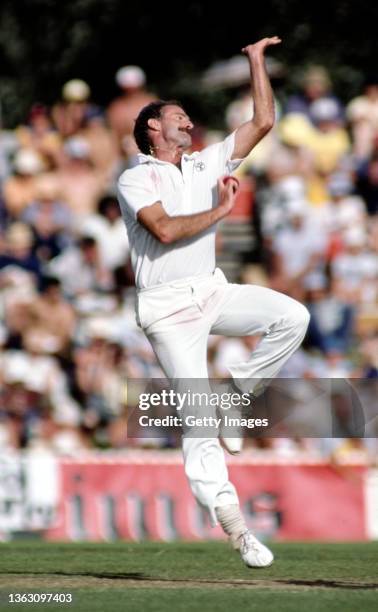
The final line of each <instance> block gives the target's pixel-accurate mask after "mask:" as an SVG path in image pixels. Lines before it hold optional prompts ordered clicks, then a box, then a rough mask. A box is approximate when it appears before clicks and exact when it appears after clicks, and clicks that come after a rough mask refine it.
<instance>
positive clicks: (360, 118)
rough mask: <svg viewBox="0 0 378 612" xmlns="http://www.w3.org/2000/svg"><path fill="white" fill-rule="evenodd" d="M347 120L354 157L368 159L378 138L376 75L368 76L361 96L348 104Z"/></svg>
mask: <svg viewBox="0 0 378 612" xmlns="http://www.w3.org/2000/svg"><path fill="white" fill-rule="evenodd" d="M347 118H348V119H349V122H350V124H351V130H352V137H353V142H354V145H353V153H354V155H355V156H356V158H357V159H362V160H364V159H368V158H369V157H370V156H371V154H372V152H373V148H374V142H375V141H376V139H377V137H378V76H377V75H369V76H368V77H367V78H366V80H365V87H364V92H363V94H362V95H361V96H358V97H357V98H353V100H351V101H350V102H349V104H348V106H347Z"/></svg>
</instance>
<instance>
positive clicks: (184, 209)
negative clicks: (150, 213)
mask: <svg viewBox="0 0 378 612" xmlns="http://www.w3.org/2000/svg"><path fill="white" fill-rule="evenodd" d="M234 143H235V132H234V133H232V134H230V136H228V137H227V138H226V139H225V140H223V141H222V142H220V143H216V144H213V145H211V146H209V147H207V148H206V149H203V151H200V152H196V153H192V154H191V155H185V154H184V155H183V156H182V160H181V171H180V170H179V169H178V168H177V166H175V165H174V164H171V163H170V162H166V161H161V160H159V159H156V158H154V157H152V156H151V155H143V154H140V155H139V164H138V165H137V166H135V167H134V168H130V169H129V170H125V172H123V174H122V175H121V176H120V178H119V180H118V200H119V204H120V207H121V211H122V216H123V219H124V221H125V224H126V228H127V233H128V237H129V242H130V250H131V262H132V266H133V269H134V273H135V284H136V286H137V288H138V289H145V288H147V287H152V286H155V285H159V284H161V283H167V282H171V281H175V280H180V279H182V278H185V277H190V276H202V275H204V274H212V272H213V271H214V269H215V233H216V225H213V226H211V227H209V228H208V229H207V230H204V231H203V232H201V233H199V234H197V235H196V236H193V237H192V238H187V239H185V240H180V241H177V242H174V243H172V244H162V243H161V242H159V241H158V240H157V239H156V238H155V237H154V236H153V235H152V234H151V233H150V232H149V231H148V230H146V229H145V228H144V227H143V226H142V225H141V224H140V223H139V222H138V220H137V213H138V212H139V211H140V210H141V209H142V208H145V207H146V206H151V205H152V204H155V203H156V202H161V203H162V206H163V208H164V210H165V211H166V213H167V214H168V215H169V216H170V217H173V216H178V215H192V214H195V213H199V212H203V211H206V210H210V209H211V208H213V207H215V206H217V201H218V195H217V180H218V179H219V178H220V177H221V176H224V175H229V174H231V173H232V172H233V171H234V170H235V169H236V168H237V167H238V166H239V164H240V163H241V162H242V161H243V160H241V159H237V160H235V159H233V160H231V156H232V153H233V150H234Z"/></svg>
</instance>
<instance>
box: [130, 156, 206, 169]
mask: <svg viewBox="0 0 378 612" xmlns="http://www.w3.org/2000/svg"><path fill="white" fill-rule="evenodd" d="M196 155H197V153H190V154H189V155H188V154H187V153H184V154H183V156H182V159H183V160H184V162H186V161H192V160H194V158H195V156H196ZM138 161H139V163H140V164H149V163H154V164H160V165H163V166H165V165H167V164H168V165H169V166H173V165H174V164H172V163H171V162H168V161H163V160H162V159H157V158H156V157H154V156H153V155H145V153H138Z"/></svg>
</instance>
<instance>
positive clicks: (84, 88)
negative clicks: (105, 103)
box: [62, 79, 91, 102]
mask: <svg viewBox="0 0 378 612" xmlns="http://www.w3.org/2000/svg"><path fill="white" fill-rule="evenodd" d="M90 95H91V90H90V88H89V85H88V84H87V83H86V82H85V81H83V80H82V79H71V80H70V81H67V83H65V84H64V85H63V89H62V96H63V100H65V101H66V102H85V100H88V98H89V96H90Z"/></svg>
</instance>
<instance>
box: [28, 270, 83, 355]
mask: <svg viewBox="0 0 378 612" xmlns="http://www.w3.org/2000/svg"><path fill="white" fill-rule="evenodd" d="M29 312H30V314H29V318H30V323H31V325H30V329H32V330H33V332H34V333H35V334H36V335H37V334H38V337H39V341H40V343H41V345H43V346H44V347H45V350H46V349H47V348H49V350H46V352H48V353H50V354H54V355H56V354H60V355H64V354H65V352H66V351H67V349H68V348H69V345H70V342H71V339H72V337H73V333H74V329H75V324H76V315H75V311H74V309H73V308H72V306H71V305H70V304H69V303H68V302H67V301H66V300H65V299H64V298H63V295H62V292H61V287H60V282H59V280H58V279H56V278H53V277H48V278H44V279H43V284H42V290H41V293H40V295H39V296H38V297H36V298H35V299H34V300H32V301H31V302H30V304H29Z"/></svg>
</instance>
